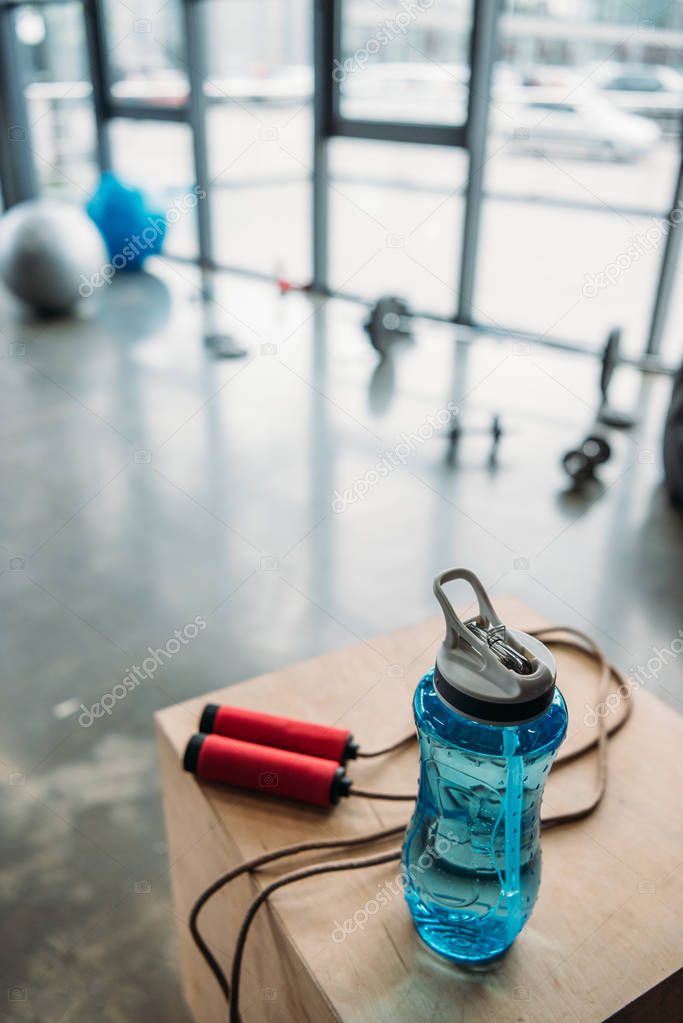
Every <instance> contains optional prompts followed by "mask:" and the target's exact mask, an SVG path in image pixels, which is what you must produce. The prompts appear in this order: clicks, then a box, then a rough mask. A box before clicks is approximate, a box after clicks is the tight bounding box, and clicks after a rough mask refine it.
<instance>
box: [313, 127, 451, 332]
mask: <svg viewBox="0 0 683 1023" xmlns="http://www.w3.org/2000/svg"><path fill="white" fill-rule="evenodd" d="M330 171H331V174H330V176H331V182H330V190H329V202H330V279H331V283H332V286H333V287H334V288H337V289H339V290H340V291H348V292H350V293H352V294H358V295H362V296H363V297H365V298H368V299H370V300H374V299H376V298H377V297H378V296H379V295H381V294H383V293H389V294H395V295H400V296H402V297H404V298H407V299H408V300H409V301H410V303H411V304H412V306H413V308H414V309H418V310H424V311H427V312H438V313H440V314H443V315H446V316H450V315H452V314H453V312H454V310H455V307H456V305H457V298H456V295H457V281H458V273H459V265H460V238H461V222H462V214H463V205H464V200H463V189H464V183H465V180H466V175H467V155H466V154H465V152H464V151H463V150H460V149H445V148H441V147H437V146H429V147H427V146H412V145H406V144H404V143H395V142H366V141H361V140H358V139H342V138H338V139H333V140H332V142H331V143H330Z"/></svg>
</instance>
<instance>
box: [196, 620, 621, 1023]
mask: <svg viewBox="0 0 683 1023" xmlns="http://www.w3.org/2000/svg"><path fill="white" fill-rule="evenodd" d="M529 635H532V636H536V638H537V639H542V640H543V641H544V642H545V643H546V644H547V645H548V646H551V647H552V646H561V647H566V648H568V649H570V650H577V651H579V652H581V653H584V654H586V655H587V656H588V657H591V658H592V659H593V660H594V661H595V662H596V664H597V667H598V669H599V673H600V674H599V680H598V688H597V696H598V699H597V701H596V707H595V712H596V715H597V735H596V736H591V737H590V738H589V739H588V740H587V741H585V742H583V743H581V744H580V745H579V746H576V747H574V748H573V749H572V750H569V751H567V752H566V753H560V754H559V755H558V756H557V758H556V760H555V763H554V769H557V768H558V767H561V766H563V765H565V764H568V763H571V762H572V761H574V760H577V759H578V758H579V757H581V756H584V755H585V754H586V753H588V752H589V751H590V750H592V749H593V748H594V747H596V746H597V753H598V756H597V776H596V784H595V789H594V793H593V796H592V798H591V800H590V801H589V802H588V803H586V804H585V805H584V806H582V807H580V808H579V809H577V810H573V811H569V812H567V813H560V814H555V815H553V816H551V817H545V818H542V819H541V827H542V828H543V829H544V830H546V829H548V828H552V827H557V826H559V825H560V824H568V823H570V822H572V821H577V820H582V819H583V818H584V817H587V816H589V815H590V814H591V813H593V811H594V810H595V809H596V807H597V806H598V805H599V803H600V801H601V800H602V798H603V796H604V794H605V791H606V787H607V743H608V739H609V737H610V736H612V735H614V734H615V733H616V732H617V731H618V730H619V729H620V728H622V727H623V726H624V724H625V723H626V721H627V720H628V717H629V715H630V713H631V710H632V693H631V687H630V686H629V685H628V683H627V681H626V678H625V677H624V675H623V674H622V673H621V672H620V671H619V670H618V669H617V668H615V667H614V665H612V664H610V663H609V662H608V661H607V660H606V658H605V656H604V654H603V652H602V650H601V649H600V648H599V647H598V646H597V644H596V643H594V642H593V640H592V639H591V638H590V637H589V636H587V635H586V634H585V633H583V632H581V631H580V630H578V629H574V628H572V627H570V626H553V627H549V628H543V629H535V630H533V631H531V630H529ZM568 636H573V637H574V639H569V638H567V637H568ZM612 679H615V680H616V681H617V682H618V683H619V692H620V695H621V698H622V710H621V713H620V714H619V715H618V716H617V717H616V718H614V719H613V720H612V721H610V723H609V725H608V724H606V721H605V717H606V715H605V713H604V701H605V700H606V698H607V695H608V693H609V689H610V683H611V681H612ZM415 739H416V735H415V733H414V732H412V733H411V734H410V735H407V736H404V737H403V738H402V739H399V740H398V742H395V743H392V745H390V746H387V747H385V748H384V749H381V750H376V751H375V752H373V753H365V754H363V755H364V756H365V757H367V758H369V757H377V756H382V755H383V754H385V753H391V752H394V751H395V750H398V749H400V748H401V747H403V746H406V745H408V744H409V743H411V742H413V741H415ZM350 795H354V796H358V797H362V798H367V799H388V800H410V801H411V802H412V801H413V800H414V799H415V795H414V794H411V795H409V796H408V795H399V794H397V793H386V792H370V791H368V790H365V789H354V788H352V789H351V792H350ZM406 824H407V822H405V823H403V824H400V825H398V826H397V827H393V828H386V829H384V830H382V831H375V832H371V833H370V834H366V835H360V836H357V837H355V838H345V839H326V840H323V841H318V842H301V843H299V844H297V845H290V846H286V847H284V848H281V849H277V850H275V851H273V852H271V853H264V854H263V855H261V856H257V857H255V858H254V859H251V860H246V861H245V862H244V863H241V864H240V865H239V866H237V867H234V868H233V869H232V870H230V871H228V872H227V873H226V874H223V875H222V877H219V878H218V879H217V880H216V881H214V882H213V884H211V885H210V886H209V887H208V888H207V889H206V890H205V891H204V892H202V894H201V895H200V896H199V898H198V899H197V901H196V902H195V904H194V906H193V907H192V911H191V913H190V932H191V934H192V937H193V938H194V941H195V944H196V945H197V948H198V949H199V951H200V952H201V954H202V956H203V958H204V960H205V962H206V964H207V966H208V967H209V968H210V969H211V971H212V973H213V974H214V976H215V978H216V980H217V982H218V984H219V985H220V988H221V990H222V992H223V994H224V996H225V998H226V1000H227V1001H228V1003H229V1007H230V1023H241V1021H240V1015H239V988H240V977H241V969H242V960H243V957H244V949H245V946H246V941H247V937H248V934H249V929H250V927H251V924H252V922H253V920H254V917H255V916H256V913H257V912H258V910H259V908H260V907H261V906H262V905H263V903H264V902H265V901H266V900H267V899H268V897H269V895H271V894H272V893H273V892H274V891H276V890H277V889H278V888H282V887H284V886H285V885H288V884H293V883H294V882H296V881H302V880H304V879H305V878H307V877H313V876H315V875H318V874H326V873H332V872H335V871H343V870H359V869H361V868H362V867H372V866H377V865H379V864H382V863H389V862H392V861H397V860H399V859H400V857H401V850H400V848H398V849H392V850H390V851H389V852H386V853H381V854H375V855H372V856H365V857H362V858H360V859H352V860H337V861H333V862H331V863H317V864H313V865H311V866H310V867H304V868H301V869H299V870H294V871H290V872H289V873H287V874H284V875H282V876H281V877H280V878H278V879H277V880H276V881H273V882H271V884H269V885H267V886H266V887H265V888H264V889H263V890H262V891H261V892H260V893H259V895H257V896H256V898H255V899H254V900H253V901H252V903H251V905H250V906H249V908H248V910H247V912H246V914H245V916H244V919H243V921H242V924H241V926H240V930H239V933H238V936H237V942H236V945H235V952H234V955H233V963H232V970H231V979H230V983H228V980H227V978H226V976H225V974H224V972H223V970H222V968H221V966H220V965H219V963H218V962H217V960H216V958H215V957H214V955H213V954H212V952H211V950H210V949H209V947H208V945H207V944H206V942H205V941H204V939H203V937H202V935H201V933H200V931H199V928H198V917H199V913H200V911H201V909H202V907H203V906H204V905H206V903H207V902H208V901H209V899H210V898H211V897H212V896H213V895H215V894H216V892H218V891H220V889H221V888H223V887H224V886H225V885H226V884H229V883H230V881H233V880H235V878H237V877H240V876H241V875H242V874H246V873H251V872H252V871H254V870H258V869H259V868H261V867H263V866H265V865H266V864H268V863H271V862H273V861H274V860H279V859H282V858H284V857H286V856H294V855H297V854H299V853H302V852H314V851H315V852H318V851H320V850H323V849H330V850H339V849H343V848H349V847H353V846H360V845H368V844H373V843H376V842H382V841H386V840H387V839H388V838H392V837H394V836H395V835H398V834H401V833H402V832H403V831H404V830H405V828H406Z"/></svg>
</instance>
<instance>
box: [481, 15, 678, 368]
mask: <svg viewBox="0 0 683 1023" xmlns="http://www.w3.org/2000/svg"><path fill="white" fill-rule="evenodd" d="M678 6H679V5H669V11H668V14H667V15H666V17H667V18H670V17H671V10H670V8H671V7H678ZM558 12H559V13H557V14H555V15H553V14H548V13H546V11H545V8H544V7H543V6H542V5H540V4H532V5H529V4H521V3H510V4H509V5H508V9H507V12H506V14H505V15H504V17H503V18H502V20H501V26H500V27H501V33H500V40H499V61H498V64H497V68H496V72H495V77H496V78H498V79H501V78H502V77H503V76H504V77H505V79H506V80H507V82H508V85H507V86H506V87H505V88H504V89H500V88H497V89H495V91H494V96H493V101H492V105H491V112H490V134H489V141H488V152H487V162H486V179H485V181H486V184H485V187H486V199H485V202H484V208H483V217H482V237H481V245H480V256H479V265H478V275H477V290H476V296H475V306H476V313H477V317H478V319H480V320H481V321H483V322H490V323H494V324H499V325H500V324H502V325H505V326H514V327H519V328H521V329H526V330H529V331H532V332H537V333H539V334H543V333H545V332H546V331H547V332H550V333H552V334H555V335H559V336H561V337H565V338H567V339H570V340H573V341H577V342H583V343H585V344H586V345H587V346H588V345H592V346H594V345H596V344H599V343H601V342H602V341H603V340H604V338H605V336H606V334H607V332H608V331H609V330H610V329H611V328H612V327H614V326H621V327H623V329H624V345H625V348H626V349H630V350H631V351H632V352H634V353H637V352H640V351H642V349H643V346H644V344H645V341H646V338H647V330H648V323H649V318H650V314H651V309H652V301H653V296H654V293H655V288H656V283H657V276H658V271H659V265H660V260H661V255H662V247H663V239H664V232H663V231H662V230H661V229H660V227H658V225H659V224H661V218H662V217H663V216H664V215H665V213H666V211H667V209H668V206H669V204H670V202H671V196H672V192H673V188H674V183H675V179H676V174H677V169H678V163H679V159H680V139H679V137H678V125H679V122H680V117H681V114H683V75H681V73H680V72H679V71H678V70H677V68H678V67H681V66H683V34H681V33H673V32H669V31H668V30H667V29H664V28H663V27H660V26H659V25H658V24H657V23H656V21H655V20H652V21H648V20H647V18H648V17H649V15H650V14H651V15H652V18H653V19H655V17H656V16H657V12H656V11H650V10H649V6H648V11H646V12H644V13H642V15H639V13H638V11H637V10H636V9H635V8H633V7H631V6H630V5H629V4H612V5H610V12H609V13H610V15H611V17H610V18H609V23H608V24H605V22H604V20H602V19H604V18H605V16H606V13H607V12H606V9H605V7H604V5H599V4H595V5H593V4H582V5H558ZM665 62H666V63H665Z"/></svg>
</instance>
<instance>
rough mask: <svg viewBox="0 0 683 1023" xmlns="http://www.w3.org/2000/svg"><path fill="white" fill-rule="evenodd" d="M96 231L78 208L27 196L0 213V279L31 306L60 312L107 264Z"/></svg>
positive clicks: (87, 291)
mask: <svg viewBox="0 0 683 1023" xmlns="http://www.w3.org/2000/svg"><path fill="white" fill-rule="evenodd" d="M108 259H109V257H108V255H107V250H106V247H105V244H104V240H103V238H102V235H101V234H100V232H99V231H98V230H97V228H96V227H95V225H94V224H93V222H92V220H91V219H90V217H89V216H88V214H87V213H86V212H85V211H84V210H82V209H79V207H78V206H70V205H69V204H67V203H61V202H55V201H54V200H51V199H29V200H28V201H27V202H21V203H18V204H17V205H16V206H13V207H12V208H11V209H9V210H8V211H7V212H6V213H5V214H3V216H2V217H0V277H2V279H3V281H4V282H5V284H6V285H7V287H8V288H9V290H10V291H11V292H12V293H13V294H14V295H16V296H17V298H20V299H22V300H23V301H24V302H26V303H28V305H30V306H33V307H34V308H35V309H39V310H45V311H49V312H65V311H66V310H68V309H71V307H72V306H74V305H75V304H76V303H77V302H78V301H79V300H80V299H81V297H82V296H85V295H88V294H91V293H92V290H93V289H92V287H87V284H88V282H89V281H90V278H91V277H92V275H93V274H96V273H98V272H99V271H101V270H102V267H103V266H104V265H105V264H106V263H107V262H108Z"/></svg>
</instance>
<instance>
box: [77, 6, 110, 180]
mask: <svg viewBox="0 0 683 1023" xmlns="http://www.w3.org/2000/svg"><path fill="white" fill-rule="evenodd" d="M83 18H84V21H85V39H86V44H87V48H88V64H89V67H90V80H91V82H92V90H93V92H92V95H93V109H94V112H95V127H96V131H97V162H98V164H99V167H100V170H101V171H104V170H109V169H110V167H111V146H110V144H109V125H108V118H109V116H110V114H109V109H108V108H109V97H110V82H109V64H108V56H107V47H106V42H105V39H106V34H105V31H106V30H105V24H104V9H103V6H102V0H83Z"/></svg>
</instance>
